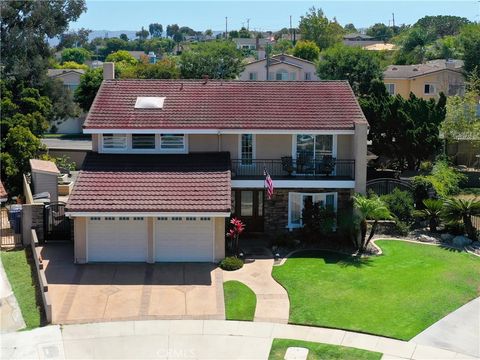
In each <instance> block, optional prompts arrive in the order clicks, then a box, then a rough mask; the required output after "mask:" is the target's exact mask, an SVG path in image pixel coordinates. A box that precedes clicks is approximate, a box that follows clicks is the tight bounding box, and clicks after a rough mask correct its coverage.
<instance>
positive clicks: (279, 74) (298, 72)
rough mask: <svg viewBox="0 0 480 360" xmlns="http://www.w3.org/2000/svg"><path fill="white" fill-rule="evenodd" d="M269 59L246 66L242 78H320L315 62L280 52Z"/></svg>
mask: <svg viewBox="0 0 480 360" xmlns="http://www.w3.org/2000/svg"><path fill="white" fill-rule="evenodd" d="M268 61H269V62H268V65H269V66H268V69H267V59H262V60H257V61H253V62H251V63H248V64H247V65H246V66H245V70H243V72H242V73H241V74H240V76H239V79H240V80H261V81H263V80H267V71H268V80H282V81H294V80H319V78H318V76H317V74H316V67H315V64H314V63H313V62H311V61H307V60H304V59H300V58H298V57H295V56H292V55H287V54H280V55H274V56H272V57H271V58H270V59H269V60H268Z"/></svg>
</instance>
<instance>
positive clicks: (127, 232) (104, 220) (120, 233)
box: [87, 217, 147, 262]
mask: <svg viewBox="0 0 480 360" xmlns="http://www.w3.org/2000/svg"><path fill="white" fill-rule="evenodd" d="M87 241H88V244H87V252H88V261H89V262H91V261H99V262H101V261H108V262H117V261H132V262H133V261H138V262H145V261H147V223H146V221H145V219H144V218H143V217H138V218H132V217H129V218H128V217H124V218H118V217H117V218H113V217H112V218H110V217H98V218H95V217H94V218H90V219H89V220H88V240H87Z"/></svg>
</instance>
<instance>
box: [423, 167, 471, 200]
mask: <svg viewBox="0 0 480 360" xmlns="http://www.w3.org/2000/svg"><path fill="white" fill-rule="evenodd" d="M428 178H430V180H431V182H432V185H433V188H434V189H435V191H436V192H437V194H438V195H440V196H441V197H446V196H449V195H453V194H457V193H458V192H459V190H460V183H461V182H462V181H465V180H466V176H465V175H463V174H461V173H459V172H458V171H457V170H455V169H454V168H453V167H451V166H450V165H449V164H448V162H446V161H437V163H436V164H435V165H434V166H433V170H432V174H431V175H429V176H428Z"/></svg>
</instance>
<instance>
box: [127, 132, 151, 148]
mask: <svg viewBox="0 0 480 360" xmlns="http://www.w3.org/2000/svg"><path fill="white" fill-rule="evenodd" d="M132 149H155V134H133V135H132Z"/></svg>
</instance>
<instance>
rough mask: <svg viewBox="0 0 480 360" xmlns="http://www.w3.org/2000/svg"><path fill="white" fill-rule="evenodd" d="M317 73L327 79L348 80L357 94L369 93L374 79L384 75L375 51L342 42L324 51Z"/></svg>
mask: <svg viewBox="0 0 480 360" xmlns="http://www.w3.org/2000/svg"><path fill="white" fill-rule="evenodd" d="M317 73H318V76H319V77H320V78H321V79H325V80H348V82H349V83H350V85H351V86H352V89H353V91H354V92H355V94H357V95H361V94H366V93H368V91H369V89H370V84H371V82H372V80H374V79H381V78H382V76H383V73H382V69H381V68H380V61H379V58H378V56H377V55H376V54H375V52H374V51H367V50H363V49H361V48H359V47H348V46H345V45H342V44H339V45H336V46H334V47H332V48H329V49H327V50H325V51H324V52H323V53H322V56H321V59H320V61H319V62H318V66H317Z"/></svg>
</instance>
